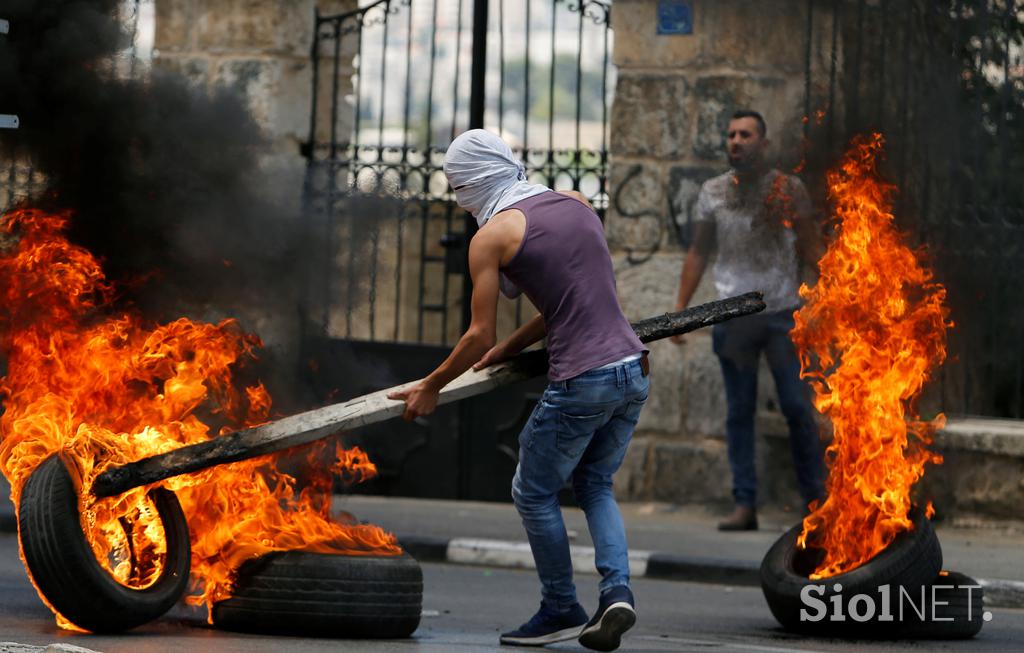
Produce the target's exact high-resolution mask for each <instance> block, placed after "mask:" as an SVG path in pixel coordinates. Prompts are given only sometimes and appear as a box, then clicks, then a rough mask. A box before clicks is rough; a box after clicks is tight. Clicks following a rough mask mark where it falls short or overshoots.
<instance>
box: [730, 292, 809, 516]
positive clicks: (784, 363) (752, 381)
mask: <svg viewBox="0 0 1024 653" xmlns="http://www.w3.org/2000/svg"><path fill="white" fill-rule="evenodd" d="M792 328H793V312H792V311H782V312H778V313H759V314H757V315H749V316H746V317H741V318H737V319H734V320H730V321H728V322H723V323H722V324H717V325H715V327H714V328H713V330H712V338H711V339H712V343H713V344H714V351H715V354H716V355H717V356H718V361H719V363H721V366H722V375H723V376H724V377H725V398H726V403H727V408H728V411H727V416H726V420H725V433H726V438H727V441H728V444H729V465H730V467H731V468H732V494H733V499H735V501H736V503H737V504H738V505H743V506H750V507H754V506H755V505H756V504H757V470H756V468H755V465H754V415H755V412H756V410H757V369H758V361H759V359H760V356H761V352H764V355H765V358H767V359H768V367H769V369H770V370H771V373H772V377H774V379H775V388H776V390H777V391H778V394H779V406H780V408H781V409H782V414H783V415H784V416H785V417H786V423H787V424H788V425H789V445H790V449H791V451H792V454H793V464H794V465H795V467H796V479H797V484H798V486H799V488H800V495H801V496H802V497H803V499H804V502H805V505H806V504H807V503H810V502H811V501H813V500H815V499H820V498H822V497H823V496H824V493H825V491H824V484H825V464H824V458H823V453H822V447H821V440H820V439H819V437H818V425H817V423H816V422H815V421H814V415H815V409H814V406H813V405H812V404H811V389H810V386H808V385H807V383H806V382H805V381H804V380H803V379H801V378H800V359H799V358H798V356H797V353H796V348H795V347H794V346H793V341H792V340H790V337H789V332H790V330H792Z"/></svg>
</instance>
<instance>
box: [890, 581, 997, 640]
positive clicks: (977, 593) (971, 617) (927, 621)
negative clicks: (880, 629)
mask: <svg viewBox="0 0 1024 653" xmlns="http://www.w3.org/2000/svg"><path fill="white" fill-rule="evenodd" d="M931 585H932V586H934V590H933V589H932V588H931V587H929V588H928V589H927V590H926V591H925V594H926V600H925V601H924V605H925V609H924V610H921V611H917V612H915V611H913V610H908V611H909V614H908V611H904V615H906V616H907V617H909V618H907V619H905V620H903V622H902V623H901V624H900V625H899V626H897V629H896V635H895V636H896V637H900V638H907V639H969V638H971V637H974V636H975V635H977V634H978V632H980V631H981V627H982V625H984V623H985V618H984V607H985V606H984V603H985V596H984V590H983V589H982V587H981V586H980V585H978V581H976V580H974V579H973V578H971V577H970V576H967V575H965V574H961V573H959V572H956V571H950V572H943V573H942V574H941V575H939V576H938V577H937V578H935V580H934V581H932V583H931ZM933 592H934V600H933V597H932V594H933ZM918 603H920V601H918ZM920 613H923V619H922V618H921V616H920ZM897 614H898V612H897ZM990 616H991V615H990Z"/></svg>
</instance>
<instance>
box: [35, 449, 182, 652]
mask: <svg viewBox="0 0 1024 653" xmlns="http://www.w3.org/2000/svg"><path fill="white" fill-rule="evenodd" d="M149 497H150V499H151V500H152V501H153V504H154V505H155V507H156V509H157V513H158V514H159V516H160V520H161V522H162V524H163V528H164V535H165V537H166V540H167V552H166V555H165V557H164V566H163V571H162V572H161V574H160V576H159V577H158V578H157V580H156V581H155V582H154V583H152V584H151V585H150V586H148V587H146V588H144V589H133V588H131V587H127V586H125V585H122V584H121V583H119V582H118V581H117V580H116V579H115V578H114V577H113V576H111V575H110V573H109V572H108V571H107V570H106V569H104V568H103V567H102V566H101V565H100V563H99V562H98V561H97V560H96V555H95V554H94V553H93V550H92V547H90V545H89V541H88V540H87V539H86V536H85V533H84V532H83V531H82V525H81V522H80V520H79V509H78V495H77V493H76V491H75V486H74V483H73V481H72V479H71V474H70V473H68V470H67V468H66V467H65V466H64V463H63V462H62V461H61V460H60V458H59V457H58V456H56V455H54V456H51V457H49V458H47V459H46V460H44V461H43V462H42V463H41V464H40V465H39V467H37V468H36V469H35V471H34V472H32V475H31V476H30V477H29V479H28V482H27V483H26V484H25V487H24V489H23V490H22V494H21V504H20V506H19V508H18V536H19V538H20V540H21V549H22V552H23V553H24V556H25V563H26V565H27V566H28V569H29V572H30V573H31V575H32V579H33V580H34V581H35V584H36V586H37V587H38V588H39V591H40V592H41V593H42V594H43V596H45V597H46V600H47V601H48V602H49V603H50V605H52V606H53V607H54V608H55V609H56V610H57V611H58V612H60V614H61V615H63V616H64V617H65V618H66V619H68V621H70V622H71V623H73V624H74V625H76V626H78V627H79V628H84V629H86V630H90V631H92V632H96V633H104V632H108V633H109V632H118V631H123V630H128V629H130V628H134V627H136V626H139V625H141V624H144V623H146V622H148V621H152V620H153V619H156V618H157V617H159V616H160V615H162V614H164V613H165V612H167V611H168V610H169V609H170V608H171V606H173V605H174V603H175V602H176V601H177V600H178V599H179V598H180V597H181V595H182V593H183V592H184V591H185V586H186V584H187V583H188V576H189V568H190V565H191V556H192V552H191V546H190V543H189V535H188V524H187V523H186V522H185V516H184V514H183V513H182V511H181V506H180V504H179V503H178V499H177V498H176V497H175V496H174V493H172V492H170V491H168V490H165V489H163V488H156V489H154V490H151V491H150V493H149Z"/></svg>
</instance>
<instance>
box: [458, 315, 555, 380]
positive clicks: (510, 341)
mask: <svg viewBox="0 0 1024 653" xmlns="http://www.w3.org/2000/svg"><path fill="white" fill-rule="evenodd" d="M546 333H547V327H546V326H545V325H544V317H543V316H542V315H537V316H535V317H534V318H533V319H532V320H530V321H529V322H527V323H526V324H524V325H522V326H521V327H519V328H518V329H516V330H515V332H514V333H513V334H512V335H510V336H509V337H508V338H506V339H505V340H503V341H502V342H499V343H498V344H497V345H495V346H494V347H492V348H491V350H490V351H488V352H487V353H486V354H484V357H483V358H481V359H480V361H479V362H478V363H477V364H476V365H474V366H473V369H474V370H481V369H483V368H485V367H487V366H488V365H493V364H495V363H499V362H501V361H503V360H505V359H506V358H509V357H511V356H515V355H516V354H518V353H519V352H521V351H522V350H524V349H526V348H527V347H529V346H530V345H532V344H533V343H535V342H537V341H539V340H540V339H541V338H543V337H544V335H545V334H546Z"/></svg>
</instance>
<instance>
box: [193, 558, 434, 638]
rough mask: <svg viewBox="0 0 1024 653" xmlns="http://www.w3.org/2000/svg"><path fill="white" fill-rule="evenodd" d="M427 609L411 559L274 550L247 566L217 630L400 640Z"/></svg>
mask: <svg viewBox="0 0 1024 653" xmlns="http://www.w3.org/2000/svg"><path fill="white" fill-rule="evenodd" d="M422 609H423V572H422V570H421V569H420V566H419V563H417V562H416V561H415V560H414V559H413V558H411V557H410V556H408V555H401V556H346V555H332V554H327V553H311V552H308V551H285V552H279V553H270V554H267V555H265V556H262V557H260V558H257V559H255V560H252V561H249V562H247V563H245V564H244V565H242V566H241V567H240V568H239V570H238V575H237V580H236V582H235V587H234V589H233V595H232V596H231V598H229V599H226V600H224V601H220V602H219V603H216V604H214V606H213V625H214V626H216V627H218V628H224V629H226V630H239V631H245V632H257V633H270V634H278V635H289V634H291V635H304V636H308V635H316V636H321V637H341V638H384V639H395V638H402V637H408V636H410V635H411V634H412V633H413V631H414V630H416V628H417V626H419V623H420V614H421V612H422Z"/></svg>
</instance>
